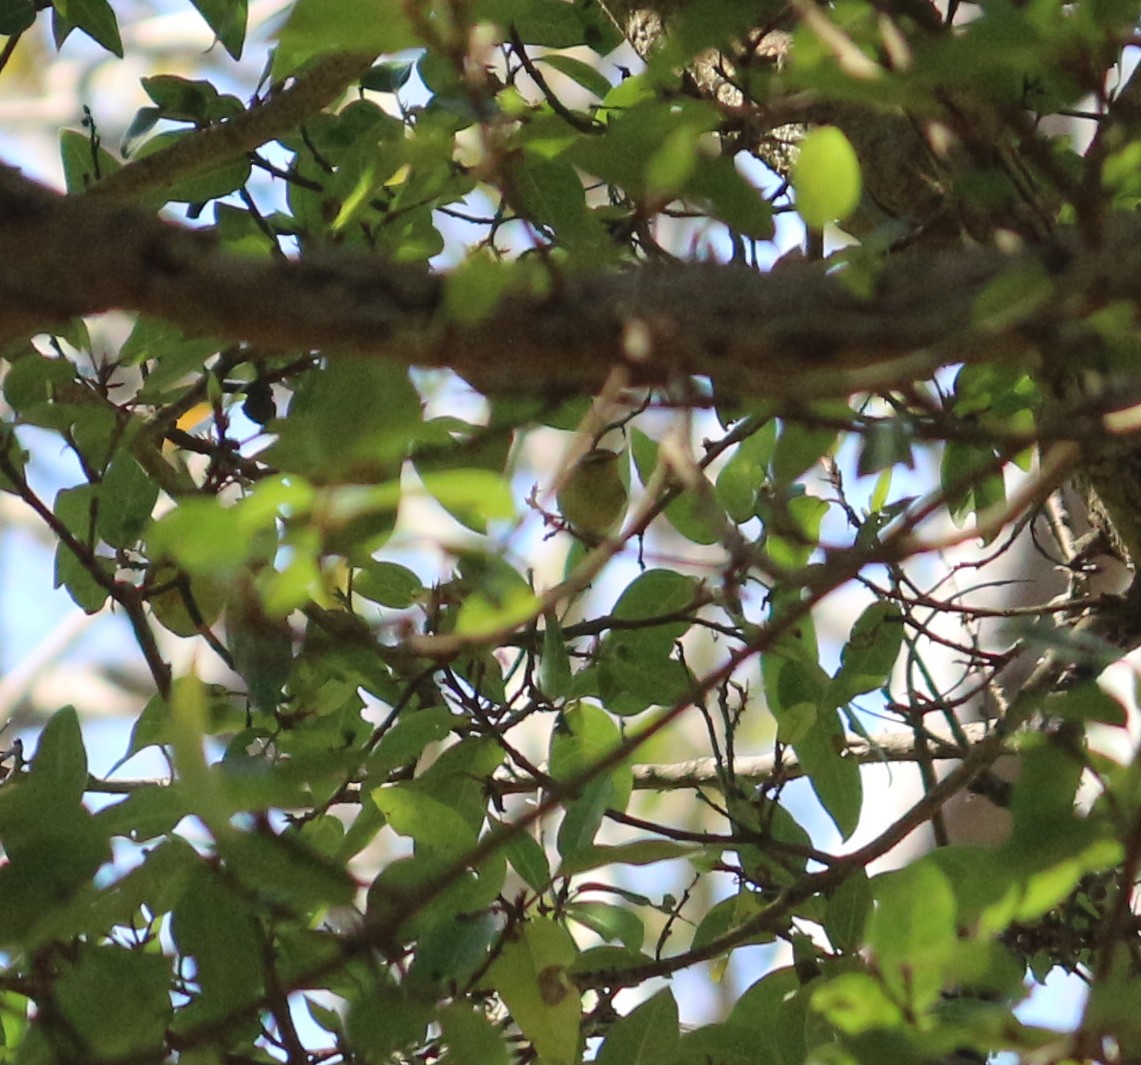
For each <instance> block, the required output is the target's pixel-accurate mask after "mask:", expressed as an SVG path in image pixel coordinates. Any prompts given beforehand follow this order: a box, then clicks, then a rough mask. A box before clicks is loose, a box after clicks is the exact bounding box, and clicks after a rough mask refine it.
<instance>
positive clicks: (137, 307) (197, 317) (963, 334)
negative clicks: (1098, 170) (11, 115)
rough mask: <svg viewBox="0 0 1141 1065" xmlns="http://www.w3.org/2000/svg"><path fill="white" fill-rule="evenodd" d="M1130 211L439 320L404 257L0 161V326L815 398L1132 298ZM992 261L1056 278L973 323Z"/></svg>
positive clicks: (560, 385) (488, 382) (574, 386)
mask: <svg viewBox="0 0 1141 1065" xmlns="http://www.w3.org/2000/svg"><path fill="white" fill-rule="evenodd" d="M1121 228H1122V229H1123V230H1124V229H1125V228H1126V227H1125V226H1124V224H1123V225H1122V226H1121ZM1129 228H1130V230H1131V231H1130V232H1128V233H1126V232H1122V233H1120V234H1118V236H1117V239H1114V240H1111V241H1107V243H1106V246H1105V247H1103V248H1101V249H1098V250H1093V251H1088V252H1084V253H1072V252H1061V251H1060V249H1059V248H1057V247H1052V248H1048V249H1046V250H1044V251H1040V252H1037V253H1032V252H1022V253H1020V254H1017V255H1004V254H1002V253H1000V252H998V251H996V250H994V249H981V248H970V249H962V250H957V251H948V252H946V253H943V254H939V255H931V256H930V257H925V259H924V263H923V269H921V270H919V269H916V264H915V263H914V262H912V261H911V260H909V259H908V258H907V257H906V256H905V257H902V258H900V259H898V260H896V261H893V262H891V263H889V264H888V265H887V266H886V267H885V268H884V270H883V272H882V274H881V275H880V277H879V278H878V281H877V284H876V286H875V291H874V292H873V293H872V294H871V295H870V296H869V297H867V298H862V297H860V296H858V295H856V294H854V293H853V292H852V291H850V289H849V288H848V287H847V286H846V285H845V284H844V282H843V280H842V279H841V278H838V277H836V276H832V275H828V274H825V273H823V272H822V271H821V270H820V269H819V268H818V267H817V266H815V265H814V264H794V265H790V266H788V267H787V268H783V269H780V270H777V271H774V272H771V273H767V274H761V273H758V272H756V271H753V270H750V269H747V268H744V267H738V266H719V265H714V264H673V265H669V266H665V265H662V266H654V267H646V268H642V269H638V270H631V271H627V272H622V273H618V272H602V273H596V274H592V275H584V276H575V277H565V278H564V277H558V278H556V279H555V285H554V291H553V292H551V293H548V294H544V295H534V294H530V293H520V292H515V293H513V294H510V295H508V296H507V297H505V298H504V299H503V301H502V302H501V303H500V305H499V306H498V308H497V309H496V310H495V311H494V312H492V314H491V316H490V317H489V318H488V319H486V320H485V321H483V322H480V323H478V324H474V325H471V324H461V323H456V322H454V321H448V320H447V319H446V317H445V315H444V313H443V312H442V302H443V286H444V283H445V282H444V280H443V279H441V278H440V277H438V276H432V275H429V274H428V273H426V272H425V271H422V270H420V269H418V268H415V267H409V266H405V265H398V264H393V263H386V262H384V261H382V260H380V259H378V258H375V257H368V256H363V255H359V254H354V253H348V252H346V253H344V254H339V253H337V252H329V253H326V254H322V255H319V256H310V257H308V258H307V259H306V261H304V262H298V261H284V262H283V261H274V260H253V259H250V258H243V257H238V256H234V255H230V254H227V253H226V252H224V251H222V250H220V249H219V247H218V245H217V244H216V242H215V241H214V240H213V239H212V237H211V235H210V234H209V233H204V232H202V231H195V230H191V229H188V228H186V227H181V226H178V225H175V224H172V223H169V222H164V221H160V220H158V219H155V218H153V217H151V216H150V215H149V214H148V213H147V212H145V211H143V210H141V209H136V208H133V207H130V206H125V205H118V204H109V203H104V202H101V201H96V200H94V199H92V198H91V197H63V196H58V195H56V194H53V193H52V192H50V191H49V190H47V189H45V188H43V187H42V186H39V185H37V184H35V183H33V182H31V181H29V180H27V179H26V178H24V177H22V176H21V175H19V174H18V173H17V172H16V171H14V170H5V169H0V342H3V341H5V340H14V339H17V338H19V337H21V336H24V335H27V334H29V333H31V332H35V331H37V330H40V329H43V328H45V327H48V326H50V325H51V324H52V323H53V322H58V321H59V320H60V319H65V318H71V317H74V316H77V315H86V314H93V313H97V312H100V311H104V310H109V309H113V308H118V309H123V310H130V311H140V312H143V313H146V314H150V315H154V316H156V317H159V318H163V319H165V320H167V321H169V322H173V323H175V324H177V325H178V326H180V327H181V328H183V329H184V330H186V331H187V332H188V333H191V334H199V335H203V334H205V335H211V334H213V335H217V336H219V337H221V338H226V339H227V340H230V341H248V342H251V343H257V344H263V345H267V346H271V347H275V348H278V349H285V350H312V349H320V350H321V351H323V352H324V353H326V354H351V355H357V356H372V357H384V358H388V359H392V360H394V361H398V362H401V363H404V364H406V365H420V366H430V367H449V368H451V369H454V370H456V371H457V372H458V373H460V374H461V375H463V376H464V377H466V378H467V379H468V380H469V381H471V383H472V384H473V385H475V386H476V387H477V388H482V389H485V390H492V391H500V392H519V391H520V390H521V389H525V390H528V391H532V392H535V391H544V392H552V391H553V392H557V391H559V390H566V391H587V392H589V391H595V390H597V389H599V388H600V387H601V386H602V385H603V383H604V382H605V381H606V380H607V379H608V377H609V375H610V374H611V373H612V372H613V370H614V368H615V366H616V365H624V366H625V369H626V370H627V372H628V376H629V380H630V381H631V382H632V383H636V384H659V383H664V382H667V381H669V380H671V379H673V378H674V377H675V376H676V375H679V374H700V375H707V376H709V377H712V378H713V379H715V380H716V381H717V382H718V383H719V384H720V385H722V386H723V387H725V388H727V389H729V390H732V391H737V392H738V393H741V394H746V395H766V396H770V397H773V398H782V399H799V398H815V397H820V396H822V395H843V394H849V393H851V392H853V391H863V390H874V389H883V388H888V387H891V386H893V385H898V384H901V383H905V382H908V381H911V380H914V379H915V378H917V377H921V376H924V375H925V374H928V373H930V372H931V371H932V370H933V369H935V368H937V367H938V366H939V365H942V364H946V363H950V362H958V361H966V360H971V361H989V360H995V359H1000V358H1007V357H1011V356H1016V355H1025V354H1027V353H1029V352H1030V351H1031V350H1033V349H1034V348H1036V347H1037V346H1038V345H1040V344H1041V343H1043V342H1048V341H1049V339H1050V337H1051V336H1052V335H1054V334H1055V333H1057V332H1059V331H1061V330H1062V329H1063V328H1064V327H1065V326H1066V324H1067V323H1068V322H1071V321H1074V320H1077V319H1079V318H1081V317H1084V316H1085V315H1088V314H1089V312H1090V311H1091V310H1092V309H1093V308H1095V307H1097V306H1102V305H1105V304H1106V303H1108V302H1110V301H1111V300H1113V299H1126V300H1130V301H1134V302H1136V301H1137V300H1138V299H1139V298H1141V268H1139V267H1141V263H1138V259H1141V242H1138V241H1137V240H1135V239H1134V233H1133V232H1132V228H1133V227H1129ZM1058 260H1061V265H1060V266H1059V265H1058ZM1005 271H1035V272H1037V273H1039V274H1041V273H1043V272H1044V271H1045V272H1047V273H1053V274H1054V280H1055V282H1056V291H1057V292H1058V293H1059V296H1058V298H1057V299H1054V300H1051V301H1048V302H1044V303H1042V304H1040V305H1038V306H1036V307H1034V308H1032V309H1030V310H1029V311H1028V312H1027V315H1026V318H1025V319H1024V318H1021V317H1018V316H1014V320H1005V321H1000V322H995V321H987V322H982V323H981V324H980V323H979V322H977V321H976V317H977V316H976V309H975V308H976V301H977V298H978V296H979V295H980V293H982V292H983V291H984V290H985V289H986V287H987V286H988V285H989V284H990V283H991V282H993V281H994V280H995V279H996V278H998V277H999V276H1000V275H1002V274H1003V273H1004V272H1005ZM1031 319H1032V320H1031Z"/></svg>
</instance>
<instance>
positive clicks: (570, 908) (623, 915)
mask: <svg viewBox="0 0 1141 1065" xmlns="http://www.w3.org/2000/svg"><path fill="white" fill-rule="evenodd" d="M566 915H567V917H568V918H569V919H570V920H572V921H577V922H578V923H579V924H580V925H582V926H583V927H584V928H589V929H590V930H591V931H592V932H594V933H595V934H597V935H599V936H601V937H602V938H603V939H608V940H617V941H618V942H620V943H621V944H622V945H623V946H624V947H627V948H628V949H629V950H641V949H642V942H643V941H644V939H645V938H646V929H645V926H644V925H643V924H642V920H641V918H640V917H638V915H637V914H636V913H634V912H633V911H632V910H629V909H626V908H625V907H622V906H612V905H611V904H609V903H606V902H571V903H568V904H567V908H566Z"/></svg>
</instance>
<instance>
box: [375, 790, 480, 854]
mask: <svg viewBox="0 0 1141 1065" xmlns="http://www.w3.org/2000/svg"><path fill="white" fill-rule="evenodd" d="M370 797H371V798H372V801H373V802H374V803H376V805H377V807H378V808H379V810H380V812H381V813H382V814H384V817H385V820H386V821H387V822H388V823H389V824H390V825H391V826H392V828H393V829H394V830H395V831H396V832H399V833H400V834H401V835H403V836H409V837H410V838H412V839H413V840H415V841H416V845H417V847H418V848H419V847H426V848H428V849H429V850H432V851H436V852H437V853H439V854H441V855H447V856H451V857H453V858H458V857H460V856H461V855H462V854H465V853H466V852H467V851H468V850H470V849H471V847H472V845H473V844H474V843H475V834H474V833H473V832H472V830H471V828H470V826H469V825H468V823H467V822H466V821H465V820H464V818H462V817H461V816H460V815H459V814H458V813H457V812H456V811H455V810H453V809H452V808H451V807H450V806H448V805H447V804H446V803H443V802H440V801H439V800H437V799H434V798H433V797H432V796H431V795H426V794H424V793H423V792H422V791H420V790H418V788H417V786H416V782H415V781H411V782H409V783H406V784H390V785H388V786H386V787H383V788H376V789H375V790H373V792H372V793H371V796H370Z"/></svg>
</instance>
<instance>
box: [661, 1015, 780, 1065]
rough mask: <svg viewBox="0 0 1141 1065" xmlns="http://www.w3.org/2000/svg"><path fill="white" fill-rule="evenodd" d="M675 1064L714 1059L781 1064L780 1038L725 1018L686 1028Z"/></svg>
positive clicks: (738, 1064)
mask: <svg viewBox="0 0 1141 1065" xmlns="http://www.w3.org/2000/svg"><path fill="white" fill-rule="evenodd" d="M673 1060H674V1065H684V1063H685V1062H695V1061H702V1062H705V1061H715V1062H717V1065H779V1063H780V1062H781V1060H782V1058H781V1054H780V1052H779V1050H778V1049H777V1040H776V1039H774V1038H772V1037H769V1038H767V1039H758V1038H757V1033H756V1030H755V1029H753V1028H750V1027H746V1026H745V1025H740V1024H733V1023H731V1022H728V1021H726V1022H724V1023H722V1024H709V1025H705V1026H704V1027H701V1028H697V1029H694V1030H693V1031H691V1032H687V1033H686V1034H685V1035H683V1036H682V1037H681V1040H680V1042H679V1043H678V1052H677V1055H676V1056H675V1058H674V1059H673Z"/></svg>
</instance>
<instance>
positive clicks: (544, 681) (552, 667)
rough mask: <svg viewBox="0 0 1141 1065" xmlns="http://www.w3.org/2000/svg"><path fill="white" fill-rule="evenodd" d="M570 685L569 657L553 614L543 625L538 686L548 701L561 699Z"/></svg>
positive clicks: (547, 617)
mask: <svg viewBox="0 0 1141 1065" xmlns="http://www.w3.org/2000/svg"><path fill="white" fill-rule="evenodd" d="M570 683H571V666H570V656H569V655H568V653H567V645H566V641H565V640H564V638H563V630H562V628H561V627H560V625H559V622H558V619H557V618H556V617H555V615H554V614H548V615H547V616H546V619H545V622H544V625H543V653H542V657H541V659H540V662H539V684H540V686H541V687H542V689H543V694H544V695H546V697H547V698H548V699H551V700H556V699H561V698H563V697H564V696H565V695H566V693H567V690H568V689H569V688H570Z"/></svg>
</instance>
